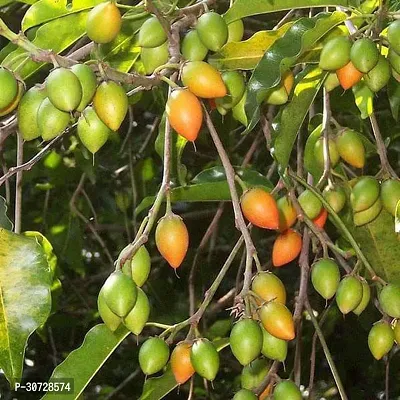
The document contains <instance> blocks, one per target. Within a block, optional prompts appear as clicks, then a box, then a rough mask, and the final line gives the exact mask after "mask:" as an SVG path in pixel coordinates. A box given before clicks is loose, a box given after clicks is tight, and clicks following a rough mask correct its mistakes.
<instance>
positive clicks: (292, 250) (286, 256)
mask: <svg viewBox="0 0 400 400" xmlns="http://www.w3.org/2000/svg"><path fill="white" fill-rule="evenodd" d="M302 244H303V240H302V238H301V236H300V234H299V233H297V232H296V231H294V230H293V229H288V230H287V231H286V232H283V233H281V234H280V235H279V236H278V237H277V238H276V240H275V243H274V246H273V248H272V264H273V266H274V267H281V266H282V265H285V264H287V263H290V261H293V260H294V259H295V258H296V257H297V256H298V255H299V254H300V251H301V246H302Z"/></svg>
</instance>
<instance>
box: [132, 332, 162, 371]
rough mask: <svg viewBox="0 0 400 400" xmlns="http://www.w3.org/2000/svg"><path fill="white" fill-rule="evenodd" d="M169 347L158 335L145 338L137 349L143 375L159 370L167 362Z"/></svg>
mask: <svg viewBox="0 0 400 400" xmlns="http://www.w3.org/2000/svg"><path fill="white" fill-rule="evenodd" d="M168 358H169V347H168V345H167V344H166V343H165V342H164V340H162V339H161V338H159V337H152V338H150V339H147V340H146V341H145V342H144V343H143V344H142V347H141V348H140V350H139V365H140V368H141V369H142V371H143V373H144V374H145V375H152V374H155V373H156V372H158V371H161V370H162V369H163V368H164V367H165V365H166V364H167V362H168Z"/></svg>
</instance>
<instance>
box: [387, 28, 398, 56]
mask: <svg viewBox="0 0 400 400" xmlns="http://www.w3.org/2000/svg"><path fill="white" fill-rule="evenodd" d="M387 39H388V42H389V46H390V47H391V48H392V49H393V50H394V51H395V52H396V53H398V54H400V21H399V20H396V21H394V22H392V23H391V24H390V25H389V28H388V31H387Z"/></svg>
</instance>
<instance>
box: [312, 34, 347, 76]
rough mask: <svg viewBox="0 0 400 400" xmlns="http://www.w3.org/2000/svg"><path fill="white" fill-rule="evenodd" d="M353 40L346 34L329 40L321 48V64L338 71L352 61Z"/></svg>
mask: <svg viewBox="0 0 400 400" xmlns="http://www.w3.org/2000/svg"><path fill="white" fill-rule="evenodd" d="M350 49H351V42H350V40H349V39H348V38H347V37H346V36H338V37H334V38H333V39H331V40H329V42H328V43H326V44H325V45H324V47H323V48H322V50H321V56H320V59H319V66H320V68H322V69H325V70H328V71H336V70H337V69H340V68H342V67H344V66H345V65H346V64H347V63H348V62H349V61H350Z"/></svg>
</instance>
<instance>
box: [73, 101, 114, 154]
mask: <svg viewBox="0 0 400 400" xmlns="http://www.w3.org/2000/svg"><path fill="white" fill-rule="evenodd" d="M77 130H78V136H79V139H80V140H81V142H82V143H83V145H84V146H85V147H86V148H87V149H88V150H89V151H90V152H91V153H92V154H95V153H97V152H98V151H99V150H100V148H101V147H102V146H103V145H104V144H105V143H106V142H107V139H108V135H109V134H110V133H111V129H110V128H109V127H108V126H107V125H105V124H104V123H103V121H102V120H101V119H100V118H99V117H98V115H97V114H96V111H94V109H93V107H86V109H85V110H84V111H83V113H82V114H81V116H80V117H79V119H78V128H77Z"/></svg>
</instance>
